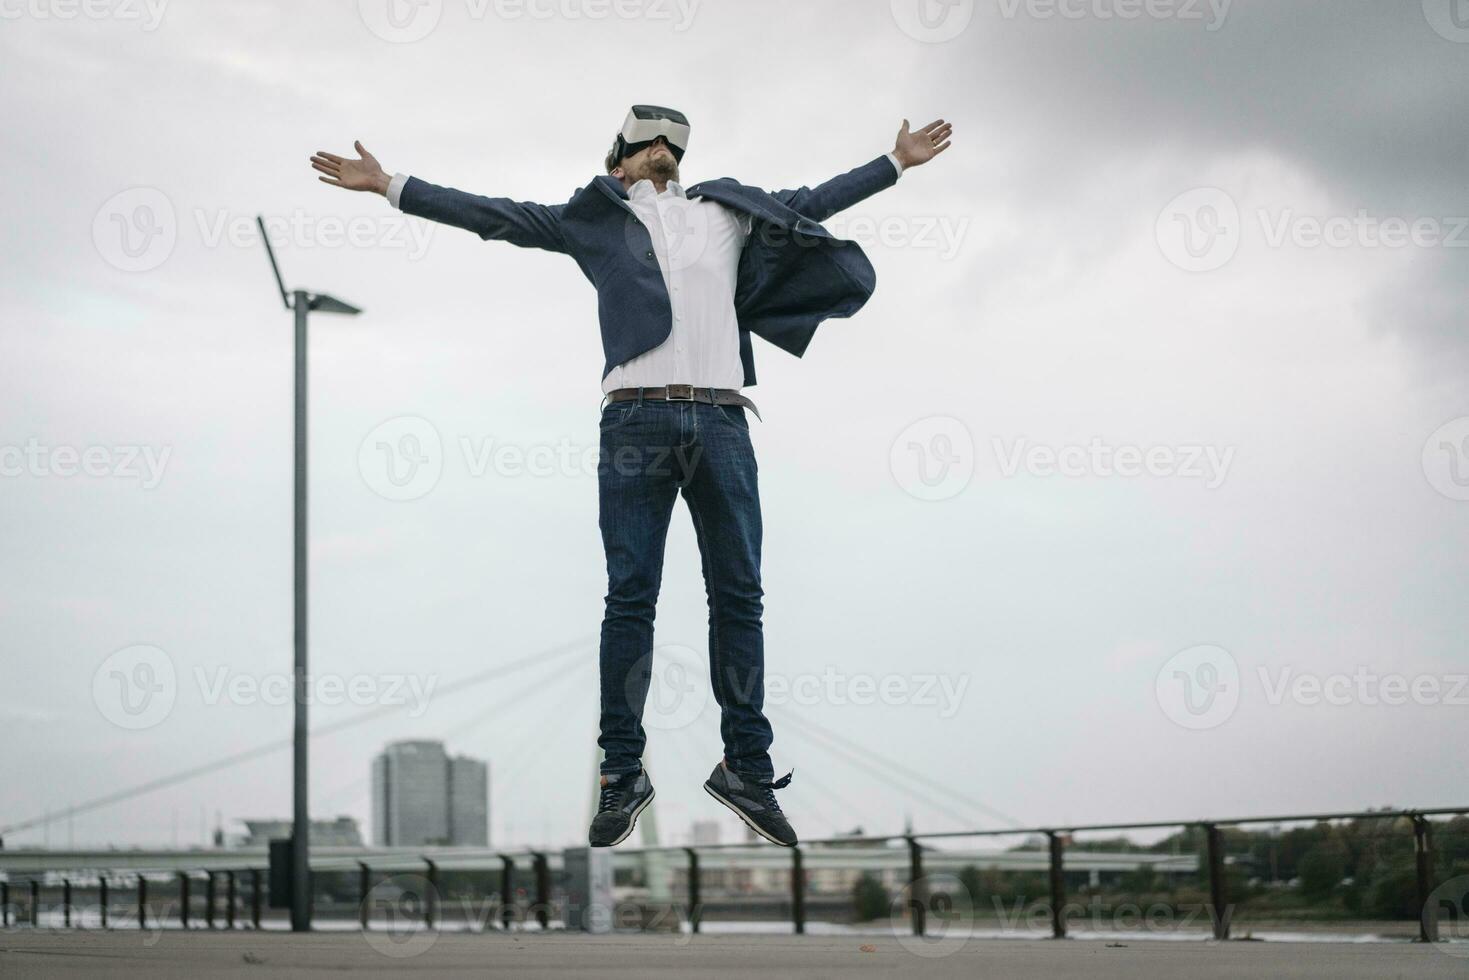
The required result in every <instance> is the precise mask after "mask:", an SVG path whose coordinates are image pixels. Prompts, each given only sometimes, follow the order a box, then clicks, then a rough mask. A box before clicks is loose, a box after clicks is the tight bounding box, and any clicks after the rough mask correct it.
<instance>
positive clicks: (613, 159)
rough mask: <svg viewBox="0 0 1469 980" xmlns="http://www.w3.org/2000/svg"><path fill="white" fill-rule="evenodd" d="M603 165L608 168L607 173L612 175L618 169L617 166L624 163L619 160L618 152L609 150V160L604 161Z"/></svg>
mask: <svg viewBox="0 0 1469 980" xmlns="http://www.w3.org/2000/svg"><path fill="white" fill-rule="evenodd" d="M602 163H603V164H604V165H605V166H606V167H607V172H608V173H609V174H610V173H611V172H612V171H614V170H616V169H617V165H618V164H620V163H622V161H621V160H619V159H617V151H616V150H608V151H607V159H605V160H603V161H602Z"/></svg>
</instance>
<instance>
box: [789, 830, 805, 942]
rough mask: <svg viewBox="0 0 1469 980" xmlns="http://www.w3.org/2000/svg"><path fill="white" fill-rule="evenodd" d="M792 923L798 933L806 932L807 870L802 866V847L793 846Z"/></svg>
mask: <svg viewBox="0 0 1469 980" xmlns="http://www.w3.org/2000/svg"><path fill="white" fill-rule="evenodd" d="M791 925H792V926H794V927H795V930H796V935H798V936H800V935H804V934H805V932H806V871H805V869H804V868H802V867H801V848H800V847H799V846H797V847H793V848H791Z"/></svg>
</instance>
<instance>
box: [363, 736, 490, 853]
mask: <svg viewBox="0 0 1469 980" xmlns="http://www.w3.org/2000/svg"><path fill="white" fill-rule="evenodd" d="M489 783H490V779H489V766H488V765H486V764H485V763H483V762H481V761H479V760H477V759H470V758H468V757H466V756H458V757H456V758H450V757H449V755H448V753H447V752H445V751H444V743H443V742H433V741H410V742H394V743H392V744H390V745H389V746H387V748H385V749H383V751H382V754H380V755H379V756H378V757H377V758H375V759H373V760H372V836H373V841H374V843H376V844H378V845H379V846H384V847H412V846H417V845H425V844H426V845H436V844H463V845H480V846H487V845H488V844H489V824H490V821H489V809H490V807H489V796H490V793H489V790H490V785H489Z"/></svg>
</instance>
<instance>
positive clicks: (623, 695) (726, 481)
mask: <svg viewBox="0 0 1469 980" xmlns="http://www.w3.org/2000/svg"><path fill="white" fill-rule="evenodd" d="M601 430H602V431H601V455H600V459H599V462H598V468H597V485H598V491H599V498H600V499H599V523H600V525H601V528H602V546H603V548H604V549H605V551H606V553H607V611H606V615H605V616H604V617H603V619H602V648H601V671H602V734H601V737H600V738H599V739H598V740H597V744H599V745H600V746H601V747H602V750H603V752H604V758H603V762H602V772H603V773H605V774H613V773H627V772H636V771H637V770H638V769H639V767H641V765H642V761H641V759H642V755H643V747H644V745H646V743H647V738H646V735H645V733H644V731H643V722H642V718H643V705H644V703H645V702H646V700H647V696H648V685H649V682H650V680H651V677H652V666H653V663H652V660H653V658H652V653H653V613H654V608H655V606H656V605H657V602H658V587H659V585H660V584H661V582H662V580H663V545H664V541H665V540H666V538H667V535H668V521H669V519H670V517H671V516H672V514H673V504H674V500H675V499H676V498H677V497H678V495H679V494H680V493H682V494H683V498H684V502H685V503H687V504H688V507H689V514H690V515H691V516H692V517H693V521H694V533H695V535H696V536H697V537H698V541H699V553H700V555H702V557H703V564H704V590H705V593H706V594H707V595H708V597H709V677H710V682H711V684H712V686H713V690H714V699H715V701H717V702H718V704H719V708H720V712H721V715H720V724H719V731H720V735H721V736H722V738H723V741H724V756H725V758H726V759H727V760H728V761H729V766H730V768H731V769H733V770H734V771H735V772H737V773H739V774H741V775H743V776H746V777H749V778H752V779H756V780H769V779H771V778H772V777H773V776H774V775H775V770H774V768H772V765H771V761H770V742H771V738H772V736H771V731H770V722H769V721H767V720H766V718H765V715H764V713H763V712H762V710H761V708H762V706H763V705H764V701H765V637H764V632H763V629H762V627H761V623H760V617H761V614H762V612H763V609H764V607H763V605H762V603H761V596H762V595H763V594H764V593H763V592H762V591H761V589H760V494H759V490H758V488H757V485H756V472H757V468H756V465H755V450H754V447H753V446H751V445H750V427H749V421H748V419H747V418H746V416H745V410H744V409H743V408H741V407H739V406H729V405H705V404H702V403H699V402H666V401H644V402H638V401H628V402H618V403H616V404H608V405H607V407H606V408H604V409H603V411H602V422H601Z"/></svg>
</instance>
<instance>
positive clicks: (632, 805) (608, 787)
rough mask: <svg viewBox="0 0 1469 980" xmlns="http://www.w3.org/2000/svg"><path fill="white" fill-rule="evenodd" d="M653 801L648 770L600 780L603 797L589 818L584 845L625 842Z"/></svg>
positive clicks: (598, 800) (601, 845)
mask: <svg viewBox="0 0 1469 980" xmlns="http://www.w3.org/2000/svg"><path fill="white" fill-rule="evenodd" d="M652 802H653V781H652V780H651V779H649V778H648V770H646V769H639V770H638V771H637V773H636V774H634V773H626V774H623V775H618V776H603V777H602V794H601V796H600V797H599V798H598V799H597V815H596V816H595V817H593V818H592V829H591V830H590V831H589V832H588V834H587V842H588V843H590V844H591V845H592V846H593V847H611V846H612V845H614V844H621V843H622V842H623V841H625V840H627V835H628V834H631V833H632V829H633V827H635V826H636V825H637V822H638V814H640V813H642V812H643V811H644V810H645V809H647V807H648V804H649V803H652Z"/></svg>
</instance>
